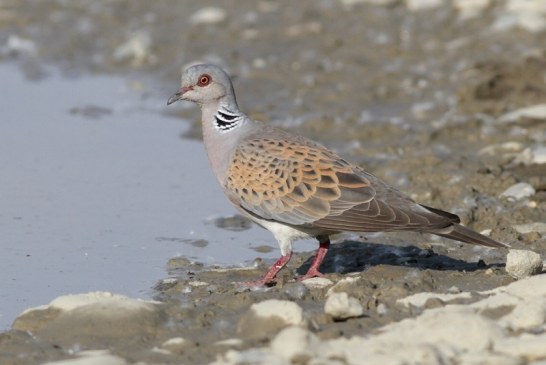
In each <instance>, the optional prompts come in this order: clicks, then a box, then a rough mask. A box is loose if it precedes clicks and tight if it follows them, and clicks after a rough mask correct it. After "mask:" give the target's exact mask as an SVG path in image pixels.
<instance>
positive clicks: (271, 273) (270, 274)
mask: <svg viewBox="0 0 546 365" xmlns="http://www.w3.org/2000/svg"><path fill="white" fill-rule="evenodd" d="M291 258H292V251H290V252H289V253H288V254H287V255H285V256H281V258H280V259H278V260H277V261H276V262H275V263H274V264H273V266H271V267H270V268H269V270H267V273H266V274H265V275H264V276H263V277H262V278H261V279H259V280H256V281H247V282H244V283H242V284H243V285H245V286H249V287H252V286H265V285H267V284H271V283H274V282H275V276H277V274H278V273H279V271H281V269H282V268H283V267H284V266H285V265H286V264H287V263H288V261H290V259H291Z"/></svg>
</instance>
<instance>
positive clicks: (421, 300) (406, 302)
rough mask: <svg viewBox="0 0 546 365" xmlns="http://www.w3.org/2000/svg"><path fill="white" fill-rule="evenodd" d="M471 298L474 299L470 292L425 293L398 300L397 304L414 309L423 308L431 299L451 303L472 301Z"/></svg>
mask: <svg viewBox="0 0 546 365" xmlns="http://www.w3.org/2000/svg"><path fill="white" fill-rule="evenodd" d="M470 298H472V293H470V292H462V293H455V294H451V293H428V292H424V293H417V294H413V295H410V296H407V297H405V298H402V299H398V300H397V301H396V303H397V304H401V305H403V306H404V307H410V306H414V307H419V308H421V307H424V306H425V304H426V302H427V301H428V300H429V299H440V300H441V301H444V302H449V301H450V300H454V299H470Z"/></svg>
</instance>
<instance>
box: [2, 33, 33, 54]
mask: <svg viewBox="0 0 546 365" xmlns="http://www.w3.org/2000/svg"><path fill="white" fill-rule="evenodd" d="M6 48H7V51H8V52H9V53H26V54H29V55H34V54H36V44H35V43H34V41H33V40H31V39H26V38H21V37H18V36H16V35H10V36H9V37H8V40H7V42H6Z"/></svg>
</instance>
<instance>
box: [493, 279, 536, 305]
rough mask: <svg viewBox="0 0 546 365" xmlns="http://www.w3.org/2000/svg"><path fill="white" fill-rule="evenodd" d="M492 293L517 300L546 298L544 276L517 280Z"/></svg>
mask: <svg viewBox="0 0 546 365" xmlns="http://www.w3.org/2000/svg"><path fill="white" fill-rule="evenodd" d="M491 292H493V293H506V294H508V295H513V296H515V297H518V298H525V299H526V300H529V299H531V298H537V297H546V275H536V276H531V277H528V278H526V279H523V280H518V281H515V282H513V283H512V284H510V285H507V286H501V287H500V288H496V289H493V290H492V291H491Z"/></svg>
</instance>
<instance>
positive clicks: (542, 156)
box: [513, 146, 546, 166]
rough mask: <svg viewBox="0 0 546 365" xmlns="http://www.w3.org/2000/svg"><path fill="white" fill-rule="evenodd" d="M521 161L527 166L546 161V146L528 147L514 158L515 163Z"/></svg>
mask: <svg viewBox="0 0 546 365" xmlns="http://www.w3.org/2000/svg"><path fill="white" fill-rule="evenodd" d="M519 163H522V164H524V165H527V166H528V165H533V164H537V165H540V164H544V163H546V146H535V147H527V148H526V149H524V150H523V151H521V152H520V153H519V154H518V155H517V156H516V157H515V158H514V161H513V164H519Z"/></svg>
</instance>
